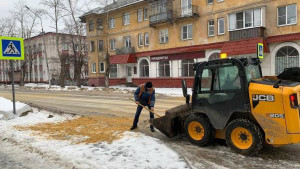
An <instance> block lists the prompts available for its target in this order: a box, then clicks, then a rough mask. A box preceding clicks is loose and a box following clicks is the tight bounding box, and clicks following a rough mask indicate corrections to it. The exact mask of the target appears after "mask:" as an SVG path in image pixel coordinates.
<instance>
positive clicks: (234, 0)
mask: <svg viewBox="0 0 300 169" xmlns="http://www.w3.org/2000/svg"><path fill="white" fill-rule="evenodd" d="M299 2H300V1H299V0H247V1H244V0H224V1H223V2H217V0H214V3H213V4H207V0H192V4H193V5H195V6H198V13H199V17H196V18H187V19H183V20H180V21H176V22H174V23H173V24H172V23H163V24H159V25H157V26H156V27H154V28H153V27H150V26H149V18H148V20H146V21H144V16H143V20H142V22H138V21H137V11H138V9H144V8H149V3H148V2H141V3H138V4H135V5H130V6H128V7H124V8H121V9H118V10H115V11H112V12H109V13H108V18H111V17H114V18H115V28H113V29H108V26H107V23H106V22H104V23H103V28H104V29H103V30H97V19H98V18H101V17H103V21H106V18H107V16H106V14H105V15H102V16H100V15H95V14H92V15H88V16H86V21H87V39H88V45H89V44H90V41H92V40H94V41H95V49H96V50H95V52H90V50H89V58H90V60H89V63H90V64H91V63H92V62H96V65H97V68H96V70H97V73H96V74H92V73H91V74H90V77H104V74H100V73H99V67H98V66H99V62H104V57H103V56H104V53H106V47H107V46H109V44H107V43H109V39H113V38H114V39H116V48H122V47H124V42H123V37H124V36H130V37H131V46H132V47H135V51H136V52H144V51H153V50H161V49H168V48H176V47H184V46H191V45H201V44H208V43H216V42H224V41H229V31H228V14H230V13H233V12H238V11H243V10H246V9H255V8H260V7H265V22H266V29H265V35H266V36H275V35H282V34H290V33H298V32H300V24H299V18H300V3H299ZM289 4H297V18H298V20H297V24H295V25H290V26H277V8H278V7H280V6H285V5H289ZM172 8H173V10H174V11H176V10H178V9H180V8H181V1H180V0H174V1H172ZM179 12H180V11H179ZM124 13H130V24H129V25H123V14H124ZM148 16H149V17H150V9H149V10H148ZM218 18H224V19H225V34H224V35H218V23H217V19H218ZM211 19H214V21H215V35H214V36H211V37H209V36H208V33H207V30H208V20H211ZM89 20H93V21H94V27H95V29H94V31H89V27H88V26H89V24H88V21H89ZM186 24H192V25H193V39H192V40H182V39H181V27H182V26H183V25H186ZM163 29H168V31H169V42H168V43H165V44H160V42H159V32H160V30H163ZM145 32H148V33H149V42H150V44H149V46H145V45H144V46H142V47H139V46H138V34H140V33H142V34H144V33H145ZM106 37H108V39H106ZM98 40H104V42H105V45H104V52H98ZM108 51H109V54H110V55H115V51H110V50H108ZM89 66H90V70H91V65H89Z"/></svg>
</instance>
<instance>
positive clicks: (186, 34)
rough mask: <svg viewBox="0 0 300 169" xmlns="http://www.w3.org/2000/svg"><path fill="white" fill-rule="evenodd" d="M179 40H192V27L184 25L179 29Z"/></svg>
mask: <svg viewBox="0 0 300 169" xmlns="http://www.w3.org/2000/svg"><path fill="white" fill-rule="evenodd" d="M181 39H182V40H187V39H193V25H192V24H189V25H184V26H182V28H181Z"/></svg>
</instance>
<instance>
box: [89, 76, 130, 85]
mask: <svg viewBox="0 0 300 169" xmlns="http://www.w3.org/2000/svg"><path fill="white" fill-rule="evenodd" d="M124 83H126V78H111V79H109V85H110V86H114V85H120V84H124ZM88 84H89V86H96V87H98V86H104V85H105V78H104V77H98V78H89V79H88Z"/></svg>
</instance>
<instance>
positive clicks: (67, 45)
mask: <svg viewBox="0 0 300 169" xmlns="http://www.w3.org/2000/svg"><path fill="white" fill-rule="evenodd" d="M44 38H45V46H46V49H45V48H44ZM74 38H75V39H76V38H77V39H78V38H81V39H82V40H81V43H82V44H81V45H85V46H86V37H84V36H82V37H78V36H74V35H70V34H62V33H59V51H60V52H61V54H62V55H65V56H66V57H67V64H66V67H65V69H66V80H71V79H72V78H73V77H74V64H73V58H74V53H75V52H77V54H79V49H80V48H79V45H80V44H75V47H73V46H72V45H73V42H72V40H74ZM78 42H79V41H78ZM24 48H25V59H26V68H25V78H24V81H25V82H26V83H28V82H32V83H48V80H49V77H48V69H47V63H46V52H47V58H48V65H49V70H50V76H51V80H52V83H53V84H56V83H58V80H59V74H60V70H61V66H60V60H59V56H58V54H57V47H56V33H52V32H48V33H45V34H41V35H37V36H35V37H32V38H29V39H25V40H24ZM74 49H75V50H74ZM84 53H85V58H86V64H85V65H84V66H83V68H82V74H81V78H82V79H85V78H87V76H88V64H87V60H88V58H87V47H85V52H84ZM21 66H22V63H21V62H20V61H18V62H16V64H15V74H17V77H16V78H15V80H16V81H17V82H18V81H20V77H21ZM10 72H11V70H10V65H9V62H8V61H0V83H7V82H8V83H10Z"/></svg>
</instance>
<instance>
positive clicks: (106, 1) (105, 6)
mask: <svg viewBox="0 0 300 169" xmlns="http://www.w3.org/2000/svg"><path fill="white" fill-rule="evenodd" d="M94 2H95V3H98V4H99V5H100V6H101V7H102V12H101V15H102V16H103V18H104V20H105V22H104V24H105V27H104V29H103V31H104V34H105V41H106V42H105V44H106V54H105V55H104V58H105V63H106V70H105V89H109V74H110V67H111V66H110V59H109V58H110V55H109V40H108V37H109V34H108V30H109V15H110V13H109V11H110V9H109V8H110V5H111V4H112V3H115V0H101V1H98V0H94Z"/></svg>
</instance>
